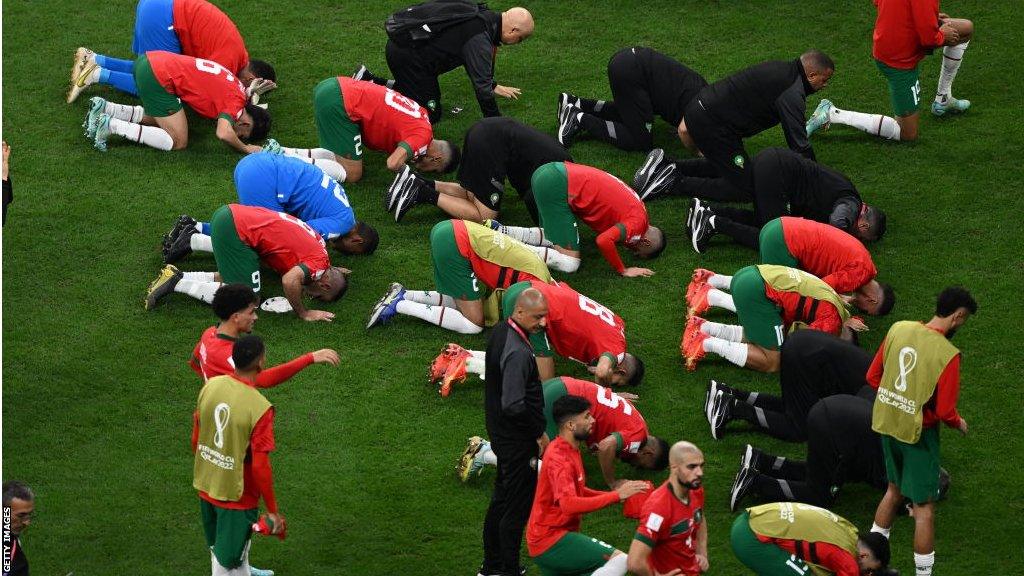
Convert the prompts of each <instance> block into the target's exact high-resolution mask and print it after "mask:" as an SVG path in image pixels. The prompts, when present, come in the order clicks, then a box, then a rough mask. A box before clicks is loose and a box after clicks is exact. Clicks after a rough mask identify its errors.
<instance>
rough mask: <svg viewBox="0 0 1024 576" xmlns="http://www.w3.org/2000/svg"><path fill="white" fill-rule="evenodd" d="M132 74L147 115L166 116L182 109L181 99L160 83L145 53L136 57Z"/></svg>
mask: <svg viewBox="0 0 1024 576" xmlns="http://www.w3.org/2000/svg"><path fill="white" fill-rule="evenodd" d="M132 74H133V75H134V76H135V88H136V90H138V91H139V99H140V100H142V109H143V110H145V112H146V115H147V116H152V117H154V118H164V117H166V116H170V115H172V114H175V113H176V112H178V111H179V110H181V99H180V98H178V97H177V96H175V95H174V94H171V93H170V92H168V91H167V89H166V88H164V87H163V86H161V85H160V82H159V81H158V80H157V79H156V75H155V74H153V67H152V66H151V65H150V64H149V58H148V57H147V56H146V55H145V54H143V55H142V56H139V57H138V58H136V59H135V63H134V64H133V65H132Z"/></svg>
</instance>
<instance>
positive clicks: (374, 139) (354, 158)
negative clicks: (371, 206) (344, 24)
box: [270, 76, 459, 182]
mask: <svg viewBox="0 0 1024 576" xmlns="http://www.w3.org/2000/svg"><path fill="white" fill-rule="evenodd" d="M313 111H314V117H315V119H316V129H317V134H318V137H319V142H320V147H319V148H289V147H285V146H280V145H279V144H277V143H276V142H274V143H273V144H272V145H271V146H270V148H271V150H272V151H276V152H281V153H283V154H287V155H289V156H296V157H299V158H305V159H306V160H307V161H309V162H314V163H315V162H316V161H319V160H333V161H335V162H337V163H339V164H341V166H342V167H343V168H344V173H343V174H340V175H339V174H332V176H334V177H335V178H336V179H337V180H338V181H339V182H358V181H359V180H360V179H361V178H362V177H363V148H366V149H368V150H376V151H379V152H383V153H385V154H387V155H388V158H387V167H388V170H391V171H392V172H398V171H400V170H402V167H403V166H405V165H406V163H413V164H415V165H416V168H417V169H418V170H422V171H424V172H450V171H451V170H454V169H455V167H456V166H458V165H459V149H458V147H457V146H455V145H454V144H452V143H451V142H449V141H447V140H435V139H434V129H433V128H432V127H431V126H430V120H429V119H428V118H427V111H426V109H424V108H422V107H421V106H420V105H419V104H417V103H416V102H414V101H412V100H410V99H408V98H406V97H405V96H403V95H401V94H399V93H398V92H395V91H394V90H391V89H390V88H385V87H383V86H378V85H376V84H374V83H373V82H362V81H359V80H353V79H351V78H348V77H345V76H337V77H331V78H327V79H325V80H322V81H321V82H320V83H319V84H317V85H316V88H315V89H314V90H313Z"/></svg>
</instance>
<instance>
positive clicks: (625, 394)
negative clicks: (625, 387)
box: [615, 392, 640, 402]
mask: <svg viewBox="0 0 1024 576" xmlns="http://www.w3.org/2000/svg"><path fill="white" fill-rule="evenodd" d="M615 394H617V395H618V396H619V397H620V398H625V399H626V400H629V401H630V402H636V401H637V400H639V399H640V396H638V395H636V394H633V393H632V392H616V393H615Z"/></svg>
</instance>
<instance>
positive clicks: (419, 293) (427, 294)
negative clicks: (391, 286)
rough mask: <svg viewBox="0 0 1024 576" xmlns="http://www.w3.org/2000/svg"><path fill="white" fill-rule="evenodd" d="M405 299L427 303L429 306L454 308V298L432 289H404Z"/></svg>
mask: <svg viewBox="0 0 1024 576" xmlns="http://www.w3.org/2000/svg"><path fill="white" fill-rule="evenodd" d="M405 299H406V300H409V301H410V302H419V303H420V304H427V305H430V306H444V307H445V308H455V299H454V298H452V297H451V296H448V295H445V294H441V293H440V292H435V291H433V290H406V291H405Z"/></svg>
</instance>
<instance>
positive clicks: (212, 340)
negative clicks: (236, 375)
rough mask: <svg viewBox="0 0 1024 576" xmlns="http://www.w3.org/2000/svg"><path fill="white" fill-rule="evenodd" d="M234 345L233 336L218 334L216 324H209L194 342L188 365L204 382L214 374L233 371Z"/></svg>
mask: <svg viewBox="0 0 1024 576" xmlns="http://www.w3.org/2000/svg"><path fill="white" fill-rule="evenodd" d="M234 345H235V339H234V338H232V337H230V336H225V335H224V334H220V333H218V332H217V327H216V326H210V327H209V328H207V329H206V330H205V331H203V335H202V336H200V337H199V342H196V347H195V350H193V351H192V361H191V362H189V365H190V366H191V367H192V370H194V371H195V372H196V374H199V375H200V376H201V377H202V378H203V381H204V382H205V381H207V380H209V379H210V378H213V377H214V376H221V375H223V374H232V373H233V372H234V371H235V361H234V360H232V359H231V354H232V352H233V348H234Z"/></svg>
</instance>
